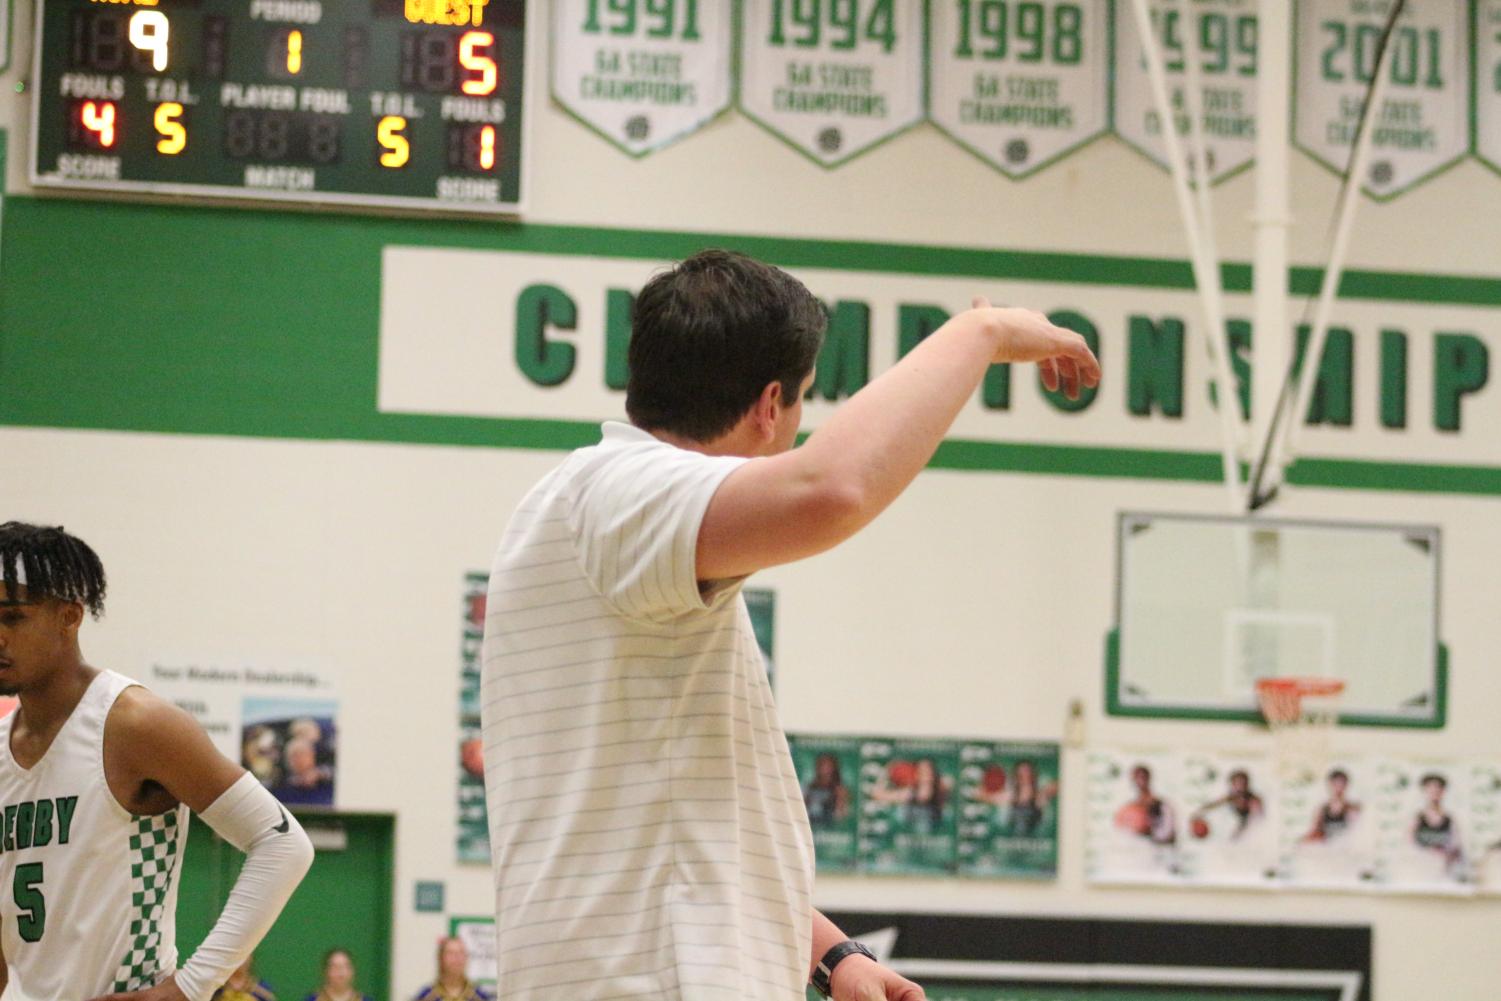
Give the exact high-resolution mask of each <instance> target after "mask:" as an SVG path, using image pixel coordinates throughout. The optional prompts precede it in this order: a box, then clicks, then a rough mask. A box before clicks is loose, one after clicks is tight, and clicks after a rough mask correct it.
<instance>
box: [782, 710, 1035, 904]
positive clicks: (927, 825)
mask: <svg viewBox="0 0 1501 1001" xmlns="http://www.w3.org/2000/svg"><path fill="white" fill-rule="evenodd" d="M788 742H789V744H790V745H791V748H792V757H793V762H794V764H795V766H796V768H797V774H798V781H799V783H800V784H801V786H802V789H803V802H804V803H805V804H806V805H807V807H808V819H809V822H810V824H811V825H812V828H813V839H814V847H815V850H816V852H817V856H818V869H819V871H820V872H823V873H851V872H858V873H864V874H869V875H900V876H965V877H977V878H987V877H994V878H1018V879H1051V878H1053V877H1055V876H1056V874H1057V869H1058V790H1059V771H1060V770H1059V753H1058V745H1057V744H1044V743H1020V742H1004V741H982V740H950V739H924V738H913V737H861V736H821V735H803V734H798V735H793V736H789V738H788Z"/></svg>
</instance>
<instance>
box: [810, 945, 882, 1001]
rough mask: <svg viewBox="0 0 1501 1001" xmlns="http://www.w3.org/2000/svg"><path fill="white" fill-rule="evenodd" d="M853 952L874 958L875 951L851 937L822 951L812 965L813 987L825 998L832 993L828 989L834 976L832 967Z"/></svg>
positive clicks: (831, 995)
mask: <svg viewBox="0 0 1501 1001" xmlns="http://www.w3.org/2000/svg"><path fill="white" fill-rule="evenodd" d="M855 953H859V954H860V955H862V956H864V957H866V958H867V959H872V960H874V959H875V958H876V954H875V953H873V952H871V951H870V950H869V949H867V948H865V946H863V945H861V944H860V943H859V942H856V941H855V940H854V939H852V938H849V939H845V940H844V941H843V942H840V943H839V944H838V945H836V946H834V948H832V949H830V950H829V951H828V952H826V953H824V954H823V958H822V959H820V960H819V961H818V965H817V966H815V967H813V976H812V977H811V978H810V982H811V983H812V984H813V989H814V990H815V991H817V992H818V993H820V994H822V995H823V996H824V997H826V998H828V997H833V996H834V995H833V993H832V992H831V991H830V990H829V981H830V980H831V979H832V978H833V976H834V967H836V966H838V965H839V963H840V961H841V960H843V959H844V958H845V957H846V956H850V955H853V954H855Z"/></svg>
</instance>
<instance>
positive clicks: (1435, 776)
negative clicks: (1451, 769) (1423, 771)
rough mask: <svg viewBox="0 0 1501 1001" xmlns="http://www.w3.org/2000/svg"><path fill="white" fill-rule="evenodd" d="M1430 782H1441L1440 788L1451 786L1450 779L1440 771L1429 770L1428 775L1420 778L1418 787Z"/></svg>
mask: <svg viewBox="0 0 1501 1001" xmlns="http://www.w3.org/2000/svg"><path fill="white" fill-rule="evenodd" d="M1430 782H1437V783H1438V784H1439V788H1441V789H1447V788H1449V780H1448V779H1446V778H1444V777H1443V776H1442V775H1440V774H1439V773H1438V772H1429V773H1428V774H1427V775H1424V776H1423V777H1422V778H1421V779H1419V780H1418V788H1420V789H1421V788H1422V787H1423V786H1425V785H1427V784H1428V783H1430Z"/></svg>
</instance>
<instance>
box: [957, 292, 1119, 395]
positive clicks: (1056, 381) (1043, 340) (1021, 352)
mask: <svg viewBox="0 0 1501 1001" xmlns="http://www.w3.org/2000/svg"><path fill="white" fill-rule="evenodd" d="M973 305H974V308H975V309H976V310H977V311H983V312H984V313H985V314H986V317H985V318H986V320H988V321H989V322H990V323H992V324H994V325H995V329H996V331H997V333H998V334H999V335H1000V337H999V346H998V347H997V348H996V354H995V361H996V363H997V364H1005V363H1007V362H1036V363H1037V368H1038V371H1040V372H1041V373H1042V384H1043V385H1044V386H1046V387H1047V388H1048V389H1050V390H1057V389H1059V388H1060V387H1061V388H1062V389H1063V391H1064V392H1065V393H1066V394H1068V398H1069V399H1071V400H1077V399H1078V398H1079V387H1080V386H1098V385H1099V384H1100V362H1099V359H1097V358H1095V356H1094V352H1093V351H1091V350H1089V344H1088V342H1086V341H1085V340H1084V338H1083V336H1081V335H1080V334H1078V333H1076V332H1075V331H1072V330H1069V329H1067V328H1066V327H1059V326H1055V325H1054V324H1053V323H1052V322H1051V321H1049V320H1048V318H1047V317H1046V316H1044V315H1043V314H1042V313H1039V312H1037V311H1036V310H1032V309H1014V308H1000V309H998V308H996V307H994V306H991V305H990V301H989V300H988V299H986V298H985V297H984V296H975V299H974V303H973Z"/></svg>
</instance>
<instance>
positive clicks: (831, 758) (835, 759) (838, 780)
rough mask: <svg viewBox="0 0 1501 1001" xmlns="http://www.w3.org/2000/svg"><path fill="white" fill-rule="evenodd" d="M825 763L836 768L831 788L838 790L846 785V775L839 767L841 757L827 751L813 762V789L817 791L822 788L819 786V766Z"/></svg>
mask: <svg viewBox="0 0 1501 1001" xmlns="http://www.w3.org/2000/svg"><path fill="white" fill-rule="evenodd" d="M825 761H827V762H828V763H829V764H831V765H833V766H834V781H833V782H832V783H831V784H830V785H829V788H831V789H837V788H838V787H839V786H842V785H844V774H843V772H842V770H841V769H840V767H839V756H838V755H837V754H830V753H829V752H828V751H825V752H823V753H822V754H820V755H819V756H818V758H817V759H816V760H815V761H814V762H813V787H814V788H815V789H817V788H822V787H820V786H819V785H818V766H819V765H821V764H823V763H824V762H825Z"/></svg>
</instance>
